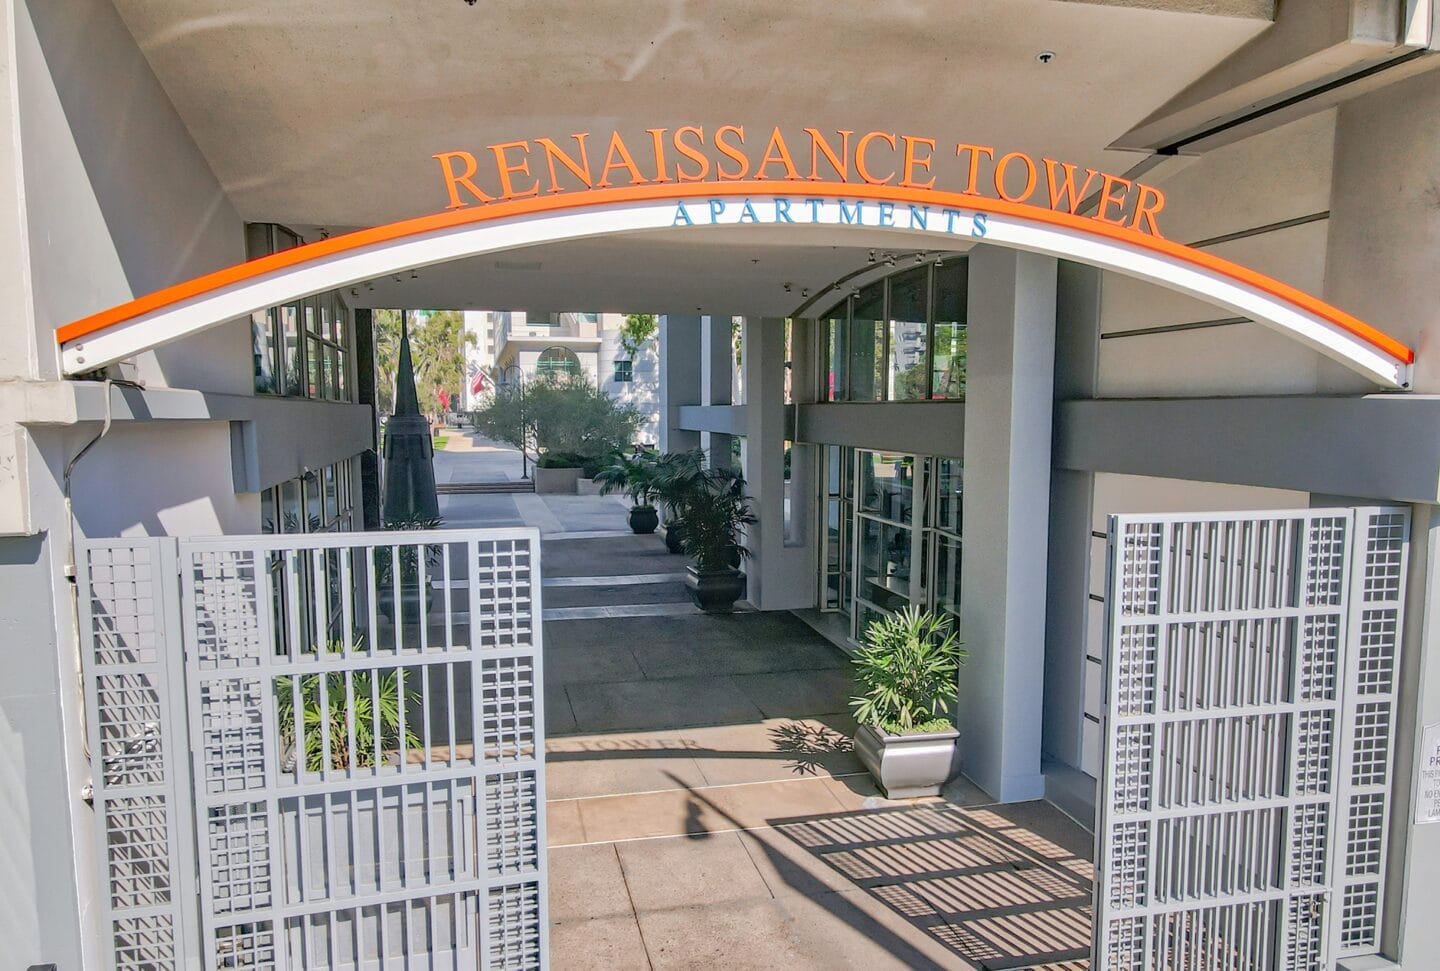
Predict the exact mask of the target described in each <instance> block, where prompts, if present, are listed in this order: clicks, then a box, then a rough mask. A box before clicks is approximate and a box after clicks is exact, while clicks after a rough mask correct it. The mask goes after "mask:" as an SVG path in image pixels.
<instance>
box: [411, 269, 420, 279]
mask: <svg viewBox="0 0 1440 971" xmlns="http://www.w3.org/2000/svg"><path fill="white" fill-rule="evenodd" d="M410 279H412V280H418V279H420V274H419V273H416V272H415V271H414V270H411V271H410Z"/></svg>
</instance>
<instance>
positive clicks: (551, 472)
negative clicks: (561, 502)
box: [535, 468, 580, 496]
mask: <svg viewBox="0 0 1440 971" xmlns="http://www.w3.org/2000/svg"><path fill="white" fill-rule="evenodd" d="M579 481H580V470H579V469H542V468H537V469H536V470H535V491H536V492H542V493H545V494H547V495H557V496H573V495H575V490H576V485H577V484H578V483H579Z"/></svg>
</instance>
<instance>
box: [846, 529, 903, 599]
mask: <svg viewBox="0 0 1440 971" xmlns="http://www.w3.org/2000/svg"><path fill="white" fill-rule="evenodd" d="M859 533H860V573H859V577H858V579H859V587H858V589H857V590H856V596H858V597H859V598H860V599H862V600H866V601H869V602H870V603H872V604H874V605H875V606H877V607H879V608H881V609H883V610H899V609H900V608H901V607H904V606H906V605H907V604H909V603H910V566H911V556H910V553H911V547H912V545H913V537H912V536H911V529H910V527H909V526H901V525H897V524H895V523H887V522H884V521H882V520H878V519H872V518H870V517H869V516H862V517H860V529H859Z"/></svg>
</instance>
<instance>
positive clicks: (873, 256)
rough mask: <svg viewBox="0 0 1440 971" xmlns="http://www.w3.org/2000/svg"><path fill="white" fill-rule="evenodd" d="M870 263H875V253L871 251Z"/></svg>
mask: <svg viewBox="0 0 1440 971" xmlns="http://www.w3.org/2000/svg"><path fill="white" fill-rule="evenodd" d="M870 262H871V263H874V262H875V251H874V250H873V249H872V250H871V251H870Z"/></svg>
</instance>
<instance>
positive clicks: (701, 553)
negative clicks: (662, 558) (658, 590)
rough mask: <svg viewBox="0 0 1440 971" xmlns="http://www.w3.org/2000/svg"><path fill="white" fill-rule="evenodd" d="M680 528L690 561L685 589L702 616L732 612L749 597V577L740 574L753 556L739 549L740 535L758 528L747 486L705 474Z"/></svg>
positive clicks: (734, 478)
mask: <svg viewBox="0 0 1440 971" xmlns="http://www.w3.org/2000/svg"><path fill="white" fill-rule="evenodd" d="M676 521H677V524H678V525H679V527H680V542H681V544H682V546H683V547H684V550H685V552H686V554H688V555H689V557H690V566H689V568H688V569H687V570H686V571H685V586H686V588H687V589H688V590H689V591H690V597H691V599H692V600H694V601H695V605H696V606H697V607H699V608H700V609H702V610H706V611H711V612H724V611H729V610H733V609H734V607H735V601H737V600H739V599H740V598H741V597H742V596H744V595H745V574H743V573H741V572H740V570H739V569H738V568H739V566H740V563H741V561H742V559H743V558H744V557H746V556H749V555H750V551H749V550H747V549H746V548H745V547H744V546H743V545H741V543H740V531H741V529H743V528H744V527H745V526H748V525H750V524H751V523H754V522H755V517H754V516H753V515H752V514H751V512H750V497H749V496H747V495H745V480H744V479H742V478H741V477H740V476H738V475H736V474H735V473H734V472H730V471H727V470H723V469H712V470H709V471H707V472H704V473H703V475H702V476H701V478H700V479H699V480H698V482H697V484H696V486H695V488H694V490H693V491H692V492H691V493H690V494H689V495H688V496H686V497H685V499H684V500H683V502H682V504H681V506H680V510H679V515H678V517H677V520H676Z"/></svg>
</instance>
